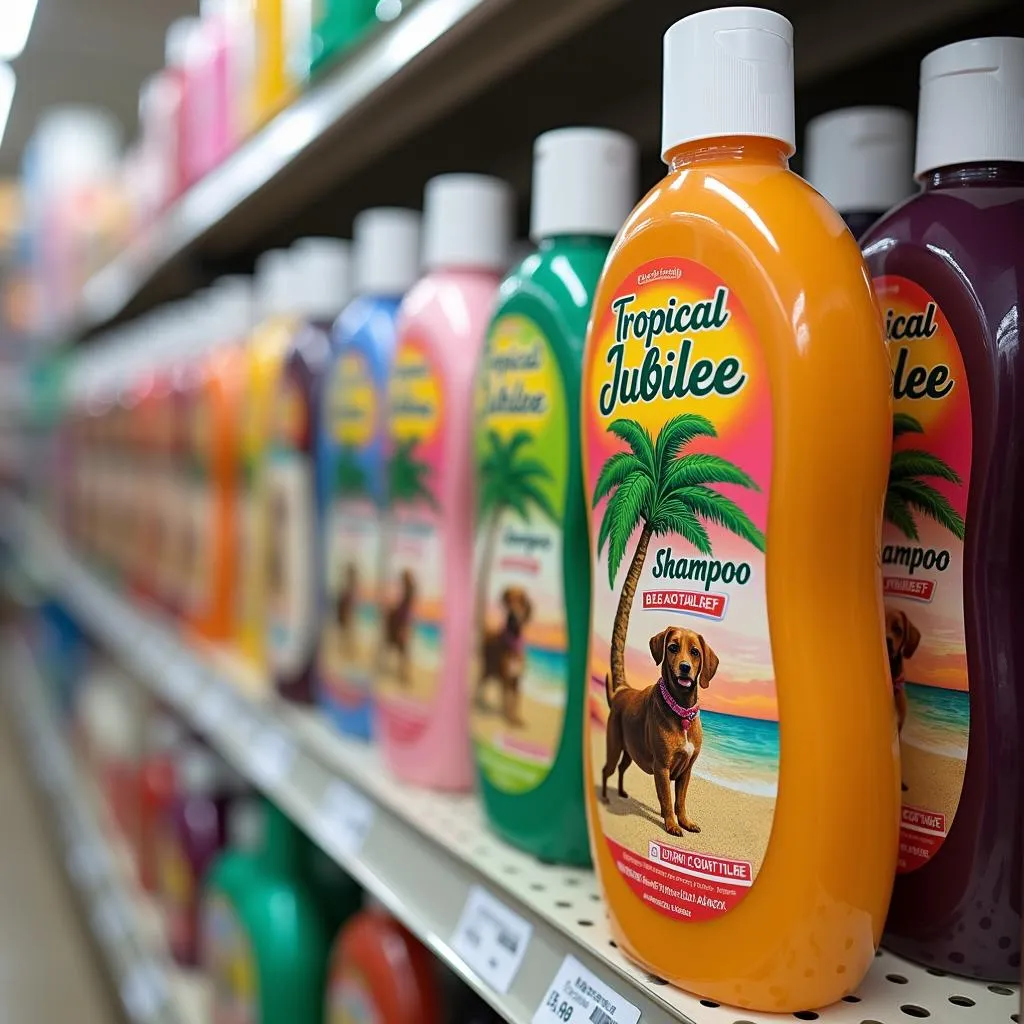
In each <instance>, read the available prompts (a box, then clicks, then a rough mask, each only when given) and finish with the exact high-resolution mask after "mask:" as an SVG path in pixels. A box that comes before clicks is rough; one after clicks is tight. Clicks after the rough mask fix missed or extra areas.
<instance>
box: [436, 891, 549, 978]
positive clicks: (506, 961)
mask: <svg viewBox="0 0 1024 1024" xmlns="http://www.w3.org/2000/svg"><path fill="white" fill-rule="evenodd" d="M532 934H533V925H531V924H530V922H529V921H525V920H523V918H521V917H520V916H519V915H518V914H517V913H515V911H513V910H509V908H508V907H506V906H505V904H504V903H501V902H499V901H498V900H496V899H495V898H494V897H493V896H492V895H491V894H490V893H489V892H488V891H487V890H486V889H482V888H481V887H480V886H478V885H474V886H473V888H472V889H470V890H469V898H468V899H467V900H466V905H465V907H463V910H462V917H460V918H459V923H458V926H457V927H456V929H455V936H454V938H453V939H452V948H453V949H454V950H455V952H456V953H458V954H459V956H461V957H462V959H463V960H465V961H466V963H467V964H468V965H469V966H470V967H471V968H472V969H473V970H474V971H476V973H477V974H478V975H480V977H481V978H482V979H483V980H484V981H486V982H487V984H488V985H490V986H491V988H493V989H494V990H495V991H497V992H501V993H502V994H504V993H505V992H507V991H508V990H509V987H510V986H511V984H512V981H513V979H514V978H515V976H516V972H517V971H518V970H519V965H520V964H521V963H522V962H523V957H524V956H525V955H526V947H527V946H528V945H529V944H530V936H531V935H532Z"/></svg>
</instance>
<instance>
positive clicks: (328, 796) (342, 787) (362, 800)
mask: <svg viewBox="0 0 1024 1024" xmlns="http://www.w3.org/2000/svg"><path fill="white" fill-rule="evenodd" d="M321 813H322V814H323V817H324V823H325V825H326V827H327V830H328V831H329V832H330V834H331V839H332V840H333V842H334V843H335V845H336V846H338V847H340V849H341V852H342V853H344V854H345V855H346V856H347V857H358V856H359V854H360V853H361V852H362V849H363V843H365V842H366V837H367V836H368V835H369V834H370V829H371V828H372V827H373V819H374V815H375V814H376V808H375V807H374V805H373V803H372V801H370V800H368V799H367V798H366V797H365V796H363V794H362V793H360V792H359V790H358V789H354V788H353V787H352V786H350V785H349V784H348V783H347V782H332V783H331V784H330V786H328V787H327V792H326V793H325V794H324V801H323V807H322V810H321Z"/></svg>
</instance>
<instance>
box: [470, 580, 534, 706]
mask: <svg viewBox="0 0 1024 1024" xmlns="http://www.w3.org/2000/svg"><path fill="white" fill-rule="evenodd" d="M501 604H502V607H504V609H505V625H504V626H502V628H501V629H496V630H494V631H493V632H489V631H487V630H485V631H484V638H483V644H482V650H481V652H480V653H481V655H482V658H483V667H482V668H481V670H480V681H479V683H478V684H477V691H476V692H477V703H479V704H482V703H483V696H484V687H485V685H486V684H487V681H488V680H489V679H496V680H497V681H498V682H499V683H500V684H501V709H502V714H503V715H504V717H505V720H506V721H507V722H508V723H509V725H516V726H519V725H522V724H523V720H522V718H521V717H520V714H519V681H520V680H521V679H522V678H523V671H524V670H525V668H526V649H525V646H524V644H523V630H524V629H525V628H526V624H527V622H529V621H530V615H531V614H532V613H533V602H532V601H531V600H530V598H529V596H528V595H527V593H526V591H525V590H523V589H522V587H506V588H505V589H504V590H503V591H502V594H501Z"/></svg>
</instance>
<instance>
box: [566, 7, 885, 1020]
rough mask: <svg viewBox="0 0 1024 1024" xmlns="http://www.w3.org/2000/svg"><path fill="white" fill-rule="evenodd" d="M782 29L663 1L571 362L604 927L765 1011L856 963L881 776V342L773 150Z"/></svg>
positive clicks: (844, 986) (701, 982) (834, 993)
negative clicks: (651, 140) (653, 157)
mask: <svg viewBox="0 0 1024 1024" xmlns="http://www.w3.org/2000/svg"><path fill="white" fill-rule="evenodd" d="M792 38H793V37H792V26H791V25H790V23H789V22H788V21H787V20H786V19H785V18H783V17H782V16H781V15H779V14H776V13H774V12H771V11H765V10H760V9H757V8H747V7H735V8H724V9H720V10H712V11H706V12H704V13H701V14H694V15H692V16H690V17H688V18H685V19H683V20H682V21H680V22H677V23H676V24H675V25H674V26H672V28H670V29H669V30H668V33H667V34H666V37H665V103H664V121H663V142H662V153H663V156H664V158H665V160H666V162H667V163H668V164H669V173H668V176H667V177H666V179H665V180H664V181H663V182H662V183H661V184H659V185H657V186H655V188H654V189H653V190H652V191H651V192H650V193H649V194H648V195H647V196H646V197H645V198H644V199H642V200H641V202H640V204H639V205H638V206H637V208H636V210H635V211H634V212H633V214H632V216H631V217H630V219H629V220H628V221H627V222H626V224H625V226H624V227H623V229H622V231H621V232H620V233H619V235H618V237H617V239H616V241H615V244H614V245H613V246H612V250H611V253H610V254H609V257H608V262H607V264H606V265H605V269H604V272H603V274H602V277H601V284H600V286H599V288H598V292H597V298H596V301H595V304H594V314H593V316H592V319H591V325H590V328H589V331H588V337H587V348H586V353H585V356H584V370H583V392H582V394H583V410H582V423H583V427H582V429H583V444H584V449H583V456H584V464H583V473H584V480H585V486H586V498H587V502H588V505H590V506H591V508H592V512H591V517H590V527H591V529H590V536H591V552H592V556H593V576H592V598H591V605H592V614H591V622H592V634H591V642H590V668H589V680H590V700H589V708H588V715H587V719H588V723H589V728H588V739H587V740H586V741H585V743H584V750H585V753H586V780H587V784H586V787H585V791H586V794H587V803H588V812H589V822H590V827H591V842H592V852H593V855H594V860H595V863H596V866H597V871H598V876H599V879H600V882H601V885H602V888H603V890H604V893H605V896H606V899H607V903H608V907H609V912H610V919H611V923H612V930H613V933H614V935H615V937H616V939H617V940H618V942H619V945H620V946H621V947H622V948H623V949H624V950H625V951H626V952H627V953H628V954H629V955H630V956H631V957H633V958H634V959H636V960H638V961H639V962H640V963H642V964H643V965H644V966H646V967H647V968H648V969H649V970H651V971H653V972H654V973H655V974H657V975H659V976H660V977H663V978H666V979H668V980H669V981H671V982H672V983H673V984H676V985H678V986H680V987H681V988H684V989H686V990H688V991H690V992H693V993H695V994H697V995H700V996H702V997H705V998H707V999H711V1000H713V1001H715V1002H722V1003H730V1004H732V1005H734V1006H741V1007H747V1008H750V1009H754V1010H759V1011H776V1012H797V1011H803V1010H808V1009H811V1008H814V1007H819V1006H824V1005H827V1004H828V1003H831V1002H834V1001H835V1000H837V999H839V998H840V997H841V996H843V995H844V994H846V993H847V992H849V991H851V990H852V989H853V988H855V987H856V986H857V985H858V983H859V982H860V980H861V979H862V978H863V976H864V974H865V973H866V971H867V970H868V967H869V966H870V964H871V963H872V960H873V955H874V951H875V946H876V944H877V942H878V940H879V938H880V936H881V930H882V923H883V920H884V917H885V912H886V908H887V906H888V900H889V895H890V892H891V889H892V879H893V874H894V870H895V864H896V847H897V818H898V801H899V779H898V768H897V758H896V744H895V721H894V719H893V714H892V692H891V686H890V684H889V680H888V671H887V665H886V658H885V647H884V644H883V642H882V637H881V635H880V629H879V627H880V625H881V621H882V600H881V596H882V595H881V578H880V572H879V565H878V551H877V544H878V531H879V527H880V519H881V509H882V499H883V496H884V493H885V479H886V472H887V462H888V451H889V433H890V429H891V425H890V416H891V413H892V406H891V403H890V399H889V389H890V372H889V367H888V363H887V359H886V352H885V346H884V343H883V340H882V336H881V330H880V321H879V317H878V309H877V305H876V303H875V301H874V297H873V295H872V294H871V287H870V282H869V280H868V276H867V269H866V267H865V266H864V263H863V260H862V259H861V257H860V254H859V252H858V250H857V246H856V244H855V243H854V241H853V238H852V237H851V235H850V233H849V232H848V231H847V230H846V228H845V227H844V225H843V223H842V221H841V219H840V218H839V215H838V214H837V213H836V212H835V211H834V210H833V209H832V208H831V207H830V206H829V205H828V203H827V202H825V201H824V200H823V199H822V198H821V196H819V195H818V194H817V193H816V192H815V191H814V190H813V189H812V188H811V187H810V186H809V185H807V183H806V182H804V181H803V180H802V179H801V178H799V177H797V176H796V175H795V174H792V173H791V172H790V171H789V169H788V157H789V156H790V155H791V154H792V152H793V140H794V134H795V133H794V124H793V49H792ZM837 338H842V344H839V345H837V344H836V339H837ZM853 651H855V652H856V655H855V656H853V657H850V656H846V655H847V653H848V652H853ZM840 652H842V653H840ZM826 678H827V685H825V684H824V683H823V680H824V679H826ZM780 715H781V718H782V719H783V720H784V721H782V722H781V723H780V722H779V718H780ZM627 793H628V796H627V795H626V794H627ZM709 875H710V876H711V879H710V880H709V878H708V876H709ZM709 885H710V887H711V891H710V892H709V891H708V888H709ZM652 890H653V891H656V892H657V894H658V895H657V898H656V899H651V898H650V894H651V892H652ZM766 937H770V938H769V939H766ZM695 951H699V953H695Z"/></svg>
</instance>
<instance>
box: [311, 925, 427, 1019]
mask: <svg viewBox="0 0 1024 1024" xmlns="http://www.w3.org/2000/svg"><path fill="white" fill-rule="evenodd" d="M434 967H435V965H434V961H433V957H432V955H431V954H430V951H429V950H428V949H427V948H426V947H425V946H423V945H421V944H420V943H419V942H417V941H416V939H415V938H413V936H412V935H410V934H409V932H407V931H406V930H405V929H404V928H403V927H402V926H401V925H400V924H399V923H398V922H397V921H396V920H395V919H394V918H393V917H390V916H389V915H388V914H386V913H384V912H383V911H381V910H364V911H363V912H362V913H361V914H357V915H356V916H355V917H354V918H352V920H351V921H349V923H348V924H347V925H346V926H345V927H344V928H343V929H342V931H341V933H340V934H339V935H338V939H337V942H336V943H335V945H334V950H333V952H332V953H331V959H330V965H329V968H328V989H327V1007H326V1013H325V1015H324V1020H325V1024H353V1022H355V1021H359V1022H362V1021H373V1022H374V1024H440V1021H441V1019H442V1018H441V1000H440V993H439V988H438V983H437V978H436V976H435V970H434Z"/></svg>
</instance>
